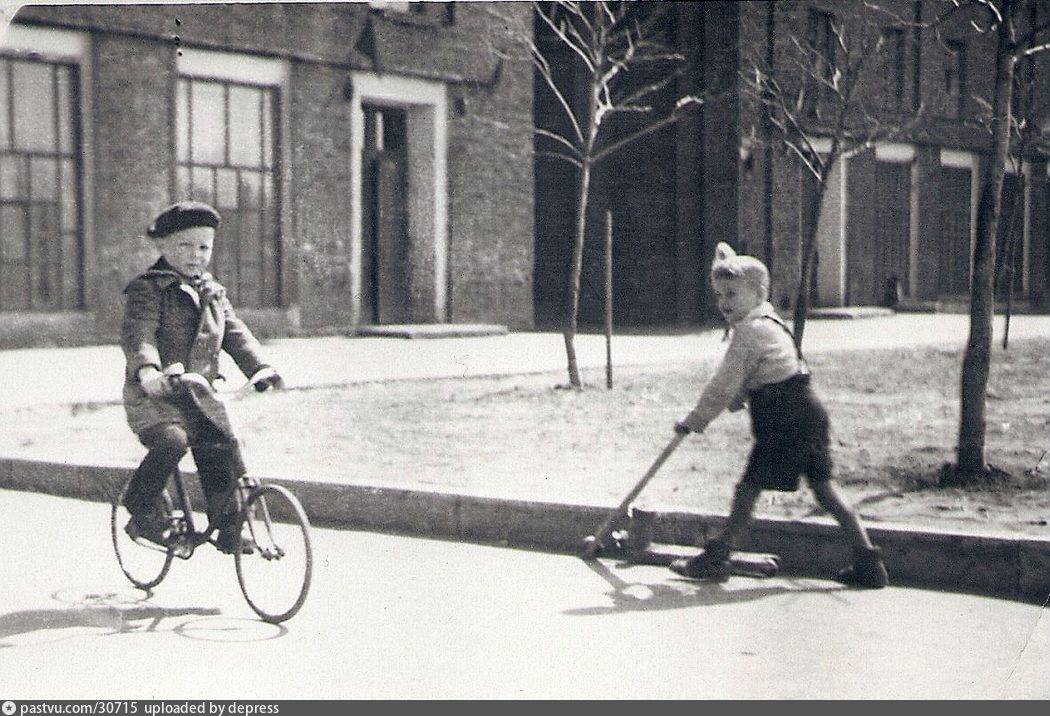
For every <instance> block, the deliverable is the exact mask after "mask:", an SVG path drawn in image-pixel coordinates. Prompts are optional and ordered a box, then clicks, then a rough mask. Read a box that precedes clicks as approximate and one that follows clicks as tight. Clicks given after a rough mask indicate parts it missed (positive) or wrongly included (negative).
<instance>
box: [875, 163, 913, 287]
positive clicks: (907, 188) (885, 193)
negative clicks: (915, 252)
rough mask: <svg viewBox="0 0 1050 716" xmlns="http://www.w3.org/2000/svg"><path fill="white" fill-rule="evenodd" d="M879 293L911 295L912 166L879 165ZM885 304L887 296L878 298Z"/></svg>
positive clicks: (876, 169) (876, 238) (877, 247)
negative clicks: (894, 290)
mask: <svg viewBox="0 0 1050 716" xmlns="http://www.w3.org/2000/svg"><path fill="white" fill-rule="evenodd" d="M875 187H876V193H877V196H876V204H875V205H876V212H877V213H876V217H877V218H876V222H875V227H876V228H875V255H874V273H875V289H876V290H880V289H881V290H882V291H883V293H886V291H887V289H888V287H891V286H893V287H897V288H899V289H900V290H901V291H902V292H903V294H904V295H905V296H908V295H911V286H910V285H909V282H908V273H909V269H910V260H909V247H910V246H911V164H905V163H898V162H876V163H875ZM875 298H876V299H879V300H882V299H883V298H884V297H883V296H876V297H875Z"/></svg>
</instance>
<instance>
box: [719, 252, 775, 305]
mask: <svg viewBox="0 0 1050 716" xmlns="http://www.w3.org/2000/svg"><path fill="white" fill-rule="evenodd" d="M711 278H712V279H716V278H720V279H743V280H744V281H747V283H748V284H749V285H751V286H754V287H755V288H757V289H758V291H759V293H760V294H761V296H762V298H764V299H766V298H769V269H768V268H766V265H765V264H764V263H762V262H761V261H759V260H758V259H756V258H755V257H754V256H746V255H743V254H737V252H736V251H734V250H733V247H732V246H730V245H729V244H727V243H725V242H724V241H720V242H718V245H717V246H716V247H715V259H714V261H712V262H711Z"/></svg>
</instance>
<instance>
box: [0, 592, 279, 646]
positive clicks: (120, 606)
mask: <svg viewBox="0 0 1050 716" xmlns="http://www.w3.org/2000/svg"><path fill="white" fill-rule="evenodd" d="M51 598H52V600H54V601H57V602H61V603H64V604H65V605H66V606H63V607H42V608H39V609H22V610H18V611H13V612H7V613H5V614H0V649H10V648H14V647H18V646H27V645H39V644H41V643H54V642H59V641H64V640H66V639H74V638H78V637H82V636H84V635H85V634H84V632H85V630H88V631H89V632H90V633H91V635H93V636H112V635H116V634H133V633H155V632H172V633H175V634H179V635H180V636H183V637H185V638H198V637H197V636H195V635H194V634H187V633H186V631H185V627H186V624H187V623H194V622H199V621H201V620H200V619H197V620H190V621H189V622H184V621H174V620H180V619H184V618H185V617H201V618H204V619H216V618H220V616H221V614H222V610H221V609H219V608H218V607H171V606H161V605H159V604H153V603H150V602H149V600H150V599H151V598H152V594H151V593H150V592H142V591H139V590H133V591H132V590H108V589H103V590H88V591H85V590H79V589H75V588H69V589H63V590H59V591H57V592H54V593H52V595H51ZM245 621H247V620H245ZM251 624H252V627H253V628H254V629H259V628H264V629H266V630H267V631H268V632H273V631H275V630H276V632H277V634H276V636H280V635H283V634H284V633H285V632H286V631H287V630H286V629H284V628H283V627H281V626H280V625H271V624H265V623H263V622H261V621H260V622H256V621H252V622H251ZM213 631H215V632H216V633H218V632H226V633H227V634H228V633H229V632H230V630H229V629H222V630H218V629H216V630H213ZM239 631H240V632H241V633H242V634H243V633H249V632H250V630H248V629H241V630H239ZM272 638H275V635H274V634H272V633H271V634H269V635H263V636H258V635H256V636H253V637H250V638H248V639H246V638H243V637H240V638H236V640H237V641H263V640H266V639H272ZM211 640H213V641H214V640H217V639H215V638H213V639H211ZM227 640H233V639H227ZM19 642H24V643H19Z"/></svg>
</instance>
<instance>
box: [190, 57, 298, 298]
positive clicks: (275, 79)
mask: <svg viewBox="0 0 1050 716" xmlns="http://www.w3.org/2000/svg"><path fill="white" fill-rule="evenodd" d="M290 73H291V71H290V66H289V63H288V62H287V61H286V60H282V59H275V58H269V57H262V56H258V55H250V54H245V53H234V52H225V51H216V50H205V49H198V48H193V47H181V48H179V50H178V52H177V57H176V72H175V77H174V79H173V84H172V98H173V100H172V101H173V103H174V102H175V101H176V100H177V98H178V95H179V91H178V87H179V83H180V82H182V81H183V80H189V81H191V82H192V81H200V82H216V83H221V85H222V86H223V87H224V88H225V89H224V98H226V99H224V103H225V102H227V101H228V93H229V88H230V87H236V86H243V87H248V88H258V89H267V90H273V92H274V100H273V101H274V102H275V103H276V107H275V108H271V111H273V112H274V113H275V119H276V122H277V126H276V127H273V128H272V136H271V142H272V145H273V150H274V154H273V167H272V177H273V188H272V192H273V195H274V197H275V209H274V212H275V213H276V217H275V218H274V221H275V223H274V226H273V230H274V231H276V232H277V246H276V252H277V255H276V257H275V261H276V263H275V265H274V270H275V274H276V275H275V276H274V279H275V280H276V285H275V289H274V292H275V297H274V298H273V300H271V301H268V302H261V303H260V304H259V305H247V304H244V303H243V302H241V307H243V308H245V309H248V310H263V311H266V310H275V309H283V308H286V307H287V306H288V305H289V301H290V300H291V293H290V291H291V288H292V287H291V281H292V277H291V275H290V268H289V266H290V264H289V261H288V256H289V254H290V251H289V246H288V237H289V236H290V235H291V234H290V232H289V225H288V223H289V218H288V213H289V212H288V197H289V196H290V195H291V194H290V192H289V190H290V186H289V184H290V181H289V169H288V160H289V157H288V156H287V151H288V149H287V148H288V147H289V143H288V132H289V126H290V124H289V120H290V118H289V98H290V97H291V94H290ZM224 106H225V105H224ZM173 108H174V104H173ZM224 111H226V110H224ZM226 121H228V120H226ZM181 131H182V128H180V127H179V126H178V122H177V121H176V118H175V117H174V116H173V119H172V132H173V136H172V166H171V178H170V185H171V191H172V194H173V195H174V194H175V193H176V191H177V188H178V186H179V179H178V174H179V171H180V168H181V167H182V166H184V165H185V163H186V161H185V160H183V159H182V158H180V157H179V156H178V153H177V152H178V146H179V142H180V141H181V139H180V132H181ZM224 131H225V127H224ZM226 140H228V137H227V138H226ZM224 147H225V150H224V151H225V152H226V153H227V154H228V152H229V144H228V141H225V142H224ZM224 159H228V157H225V158H224ZM189 164H190V166H195V165H194V163H193V162H189ZM201 166H212V165H211V164H210V163H204V164H201ZM180 198H181V197H180ZM238 275H239V273H238ZM220 279H221V277H220Z"/></svg>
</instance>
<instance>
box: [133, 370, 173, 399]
mask: <svg viewBox="0 0 1050 716" xmlns="http://www.w3.org/2000/svg"><path fill="white" fill-rule="evenodd" d="M139 384H140V385H141V386H142V389H143V390H144V391H146V395H148V396H150V397H151V398H163V397H164V396H166V395H168V394H169V393H171V383H170V382H169V381H168V376H166V375H164V374H163V373H161V372H160V371H159V370H157V369H156V368H155V367H153V366H151V365H147V366H144V367H143V368H140V369H139Z"/></svg>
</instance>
